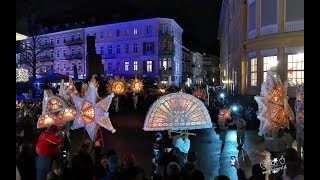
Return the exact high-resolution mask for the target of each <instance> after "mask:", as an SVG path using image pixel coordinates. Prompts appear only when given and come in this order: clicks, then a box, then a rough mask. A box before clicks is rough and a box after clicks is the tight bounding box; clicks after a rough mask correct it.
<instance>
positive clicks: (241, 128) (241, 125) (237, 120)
mask: <svg viewBox="0 0 320 180" xmlns="http://www.w3.org/2000/svg"><path fill="white" fill-rule="evenodd" d="M233 125H236V127H237V143H238V147H237V149H238V150H241V149H242V146H243V144H244V134H245V127H246V125H247V123H246V121H245V120H244V119H242V118H241V117H240V114H239V113H236V114H235V116H234V117H233V121H232V122H231V123H229V124H228V126H233Z"/></svg>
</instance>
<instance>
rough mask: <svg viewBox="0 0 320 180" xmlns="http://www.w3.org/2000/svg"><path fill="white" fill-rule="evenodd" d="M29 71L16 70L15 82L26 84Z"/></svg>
mask: <svg viewBox="0 0 320 180" xmlns="http://www.w3.org/2000/svg"><path fill="white" fill-rule="evenodd" d="M28 81H29V71H28V69H23V68H16V82H28Z"/></svg>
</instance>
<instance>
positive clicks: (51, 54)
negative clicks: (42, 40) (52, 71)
mask: <svg viewBox="0 0 320 180" xmlns="http://www.w3.org/2000/svg"><path fill="white" fill-rule="evenodd" d="M50 57H51V58H53V50H51V51H50Z"/></svg>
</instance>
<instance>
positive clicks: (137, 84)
mask: <svg viewBox="0 0 320 180" xmlns="http://www.w3.org/2000/svg"><path fill="white" fill-rule="evenodd" d="M130 89H131V91H132V92H134V93H139V92H140V91H142V89H143V82H142V81H141V80H140V79H137V78H135V79H134V80H132V81H131V83H130Z"/></svg>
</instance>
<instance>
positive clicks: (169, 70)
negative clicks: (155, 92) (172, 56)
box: [160, 67, 173, 74]
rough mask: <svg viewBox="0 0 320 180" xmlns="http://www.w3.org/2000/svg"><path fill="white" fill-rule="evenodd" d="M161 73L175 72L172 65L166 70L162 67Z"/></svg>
mask: <svg viewBox="0 0 320 180" xmlns="http://www.w3.org/2000/svg"><path fill="white" fill-rule="evenodd" d="M160 73H161V74H173V70H172V67H169V68H167V69H166V70H164V68H162V69H160Z"/></svg>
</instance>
